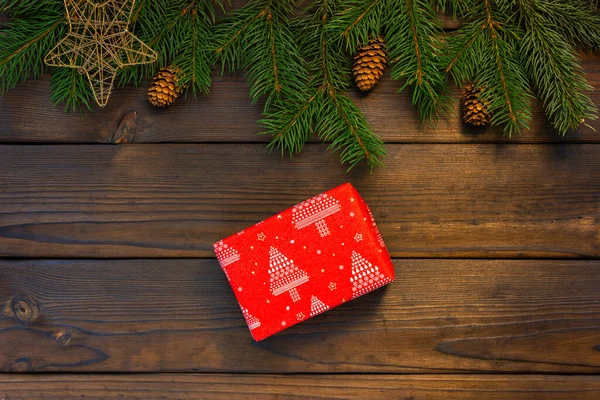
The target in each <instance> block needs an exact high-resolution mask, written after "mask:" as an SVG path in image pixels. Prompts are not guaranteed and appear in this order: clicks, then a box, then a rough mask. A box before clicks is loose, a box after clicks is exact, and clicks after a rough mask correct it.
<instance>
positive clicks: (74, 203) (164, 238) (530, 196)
mask: <svg viewBox="0 0 600 400" xmlns="http://www.w3.org/2000/svg"><path fill="white" fill-rule="evenodd" d="M388 150H389V156H388V158H387V160H386V163H387V167H386V168H380V169H377V170H376V171H374V172H373V174H369V173H368V169H367V168H366V167H357V168H355V169H354V170H352V171H351V172H350V173H349V174H347V173H346V171H345V166H341V165H339V161H338V157H337V155H331V154H329V153H327V152H326V150H325V146H323V145H310V146H308V147H307V148H306V149H305V152H304V153H303V154H302V155H301V156H299V157H296V158H294V159H293V160H290V159H288V158H281V157H280V156H279V155H278V154H271V155H269V152H268V150H266V149H265V148H264V146H263V145H260V144H250V145H241V144H239V145H216V144H212V145H190V144H187V145H183V144H182V145H175V144H173V145H130V146H120V147H115V146H95V145H87V146H86V145H82V146H58V145H54V146H2V147H0V160H2V162H1V163H0V187H1V188H2V191H1V192H0V255H2V256H9V257H13V256H15V257H55V258H61V257H82V258H87V257H90V256H93V257H116V258H123V257H125V258H128V257H141V258H144V257H213V256H214V254H213V252H212V244H213V243H214V242H215V241H217V240H219V239H221V238H223V237H225V236H228V235H231V234H233V233H235V232H237V231H239V230H241V229H244V228H245V227H247V226H249V225H251V224H254V223H255V222H258V221H260V220H263V219H265V218H266V217H268V216H270V215H272V214H274V213H276V212H279V211H281V210H283V209H286V208H288V207H290V206H291V205H293V204H296V203H298V202H300V201H302V200H304V199H306V198H309V197H311V196H314V195H316V194H317V193H320V192H322V191H324V190H326V189H329V188H332V187H334V186H337V185H339V184H342V183H344V182H345V181H350V182H352V183H353V184H354V185H355V186H356V188H357V189H358V190H359V192H361V193H362V195H363V196H364V198H365V200H366V201H367V202H368V203H369V204H370V206H371V208H372V209H373V211H374V213H375V217H376V219H377V221H378V222H379V225H380V227H381V231H382V235H383V237H384V239H385V240H386V243H387V245H388V248H389V249H390V251H391V254H392V256H394V257H438V256H440V257H458V258H464V257H467V258H470V257H500V258H503V257H511V258H512V257H537V258H539V257H598V256H600V218H599V217H600V214H599V212H600V209H599V208H598V204H599V203H600V175H599V174H598V173H596V172H595V171H598V170H599V169H600V157H598V152H599V151H600V147H598V146H596V145H589V144H588V145H585V144H571V145H561V146H557V145H544V146H539V145H520V146H497V145H392V146H389V148H388ZM267 172H268V173H267Z"/></svg>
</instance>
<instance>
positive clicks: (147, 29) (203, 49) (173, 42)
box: [119, 0, 223, 93]
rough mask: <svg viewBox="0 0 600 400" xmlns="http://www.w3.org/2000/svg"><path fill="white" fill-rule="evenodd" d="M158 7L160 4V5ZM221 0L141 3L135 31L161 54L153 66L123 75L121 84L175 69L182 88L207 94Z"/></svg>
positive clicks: (138, 68)
mask: <svg viewBox="0 0 600 400" xmlns="http://www.w3.org/2000/svg"><path fill="white" fill-rule="evenodd" d="M157 3H158V4H157ZM215 7H218V8H223V4H222V2H221V1H220V0H218V1H211V0H142V1H140V2H139V4H138V5H137V7H136V9H135V10H134V12H133V16H132V22H134V26H133V30H134V31H135V32H136V34H137V35H138V37H139V38H140V39H141V40H142V41H143V42H145V43H146V44H147V45H148V46H149V47H151V48H152V49H153V50H154V51H156V52H157V54H158V60H157V61H156V62H155V63H152V64H144V65H140V66H139V67H136V68H127V69H125V70H122V71H120V74H119V76H120V84H121V85H123V84H127V83H134V84H139V83H140V82H141V81H143V80H145V79H148V78H149V77H151V76H152V75H154V74H155V73H156V71H157V70H158V68H160V67H164V66H167V65H173V66H175V67H177V68H179V69H180V70H181V71H182V74H181V80H180V82H181V84H183V85H186V86H187V87H188V88H191V89H192V91H193V92H194V93H196V92H197V91H200V92H203V93H208V91H209V89H210V86H211V80H212V79H211V72H212V67H213V66H214V63H215V56H214V52H213V48H212V47H213V44H212V25H213V24H214V22H215Z"/></svg>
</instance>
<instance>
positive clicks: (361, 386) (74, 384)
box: [0, 374, 600, 400]
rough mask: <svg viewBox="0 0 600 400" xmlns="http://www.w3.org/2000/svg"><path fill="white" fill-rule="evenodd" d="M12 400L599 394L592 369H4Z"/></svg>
mask: <svg viewBox="0 0 600 400" xmlns="http://www.w3.org/2000/svg"><path fill="white" fill-rule="evenodd" d="M2 396H3V397H4V398H5V399H7V400H8V399H11V400H31V399H41V398H43V399H45V400H55V399H56V400H58V399H60V400H75V399H77V400H89V399H106V398H109V399H123V400H134V399H145V400H158V399H160V400H174V399H182V400H230V399H248V400H282V399H313V400H318V399H337V400H362V399H379V400H481V399H489V400H531V399H535V400H575V399H576V400H597V399H598V396H600V379H599V378H598V377H596V376H554V375H530V376H518V375H480V376H469V375H405V376H402V379H399V378H398V377H397V376H391V375H375V376H374V375H348V376H344V375H298V376H290V375H283V376H281V375H237V374H236V375H222V374H159V375H157V374H153V375H147V374H135V375H125V376H124V375H54V374H52V375H29V376H23V375H12V376H11V375H8V376H2V377H0V398H2Z"/></svg>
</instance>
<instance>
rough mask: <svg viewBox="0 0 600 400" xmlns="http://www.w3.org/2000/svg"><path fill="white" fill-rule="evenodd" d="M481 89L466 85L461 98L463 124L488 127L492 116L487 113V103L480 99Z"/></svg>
mask: <svg viewBox="0 0 600 400" xmlns="http://www.w3.org/2000/svg"><path fill="white" fill-rule="evenodd" d="M482 90H483V87H481V86H480V87H477V86H475V85H473V84H472V83H471V84H468V85H467V86H465V89H464V91H463V96H462V107H463V120H464V121H465V123H467V124H469V125H473V126H478V127H485V126H487V125H489V123H490V121H491V119H492V116H491V114H490V112H489V102H488V101H487V100H484V99H482V98H481V97H480V95H481V92H482Z"/></svg>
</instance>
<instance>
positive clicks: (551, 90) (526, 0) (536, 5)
mask: <svg viewBox="0 0 600 400" xmlns="http://www.w3.org/2000/svg"><path fill="white" fill-rule="evenodd" d="M552 1H554V0H552ZM549 2H551V1H544V0H541V1H539V0H520V1H519V3H518V4H519V7H520V10H521V15H522V18H523V23H524V25H525V33H524V35H523V38H522V40H521V42H520V49H521V53H522V57H523V60H524V62H525V68H526V70H527V74H528V75H529V77H530V78H531V80H532V82H533V85H534V88H535V89H536V91H537V94H538V96H539V97H540V99H541V101H542V104H543V106H544V108H545V110H546V114H547V115H548V118H549V119H550V120H551V122H552V124H553V125H554V127H555V128H556V130H557V131H558V132H559V133H560V134H562V135H565V134H566V132H567V130H568V129H576V128H577V127H578V126H579V125H580V124H582V123H584V121H585V120H586V119H587V120H589V119H595V118H596V113H597V109H596V107H595V106H594V103H593V102H592V100H591V99H590V98H589V97H588V96H587V95H586V94H585V93H584V92H585V91H590V90H592V87H591V86H590V85H589V84H588V83H587V81H586V79H585V77H584V76H583V70H582V68H581V65H580V63H579V60H578V57H577V54H576V52H575V49H574V48H572V47H571V45H570V44H569V43H568V42H566V41H565V40H564V39H563V37H561V36H560V34H559V33H558V31H557V28H555V27H558V29H560V26H559V25H552V23H553V20H554V18H553V17H549V16H548V13H546V12H544V9H547V6H548V3H549ZM550 7H553V6H550ZM540 8H541V9H540ZM599 29H600V27H599Z"/></svg>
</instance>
